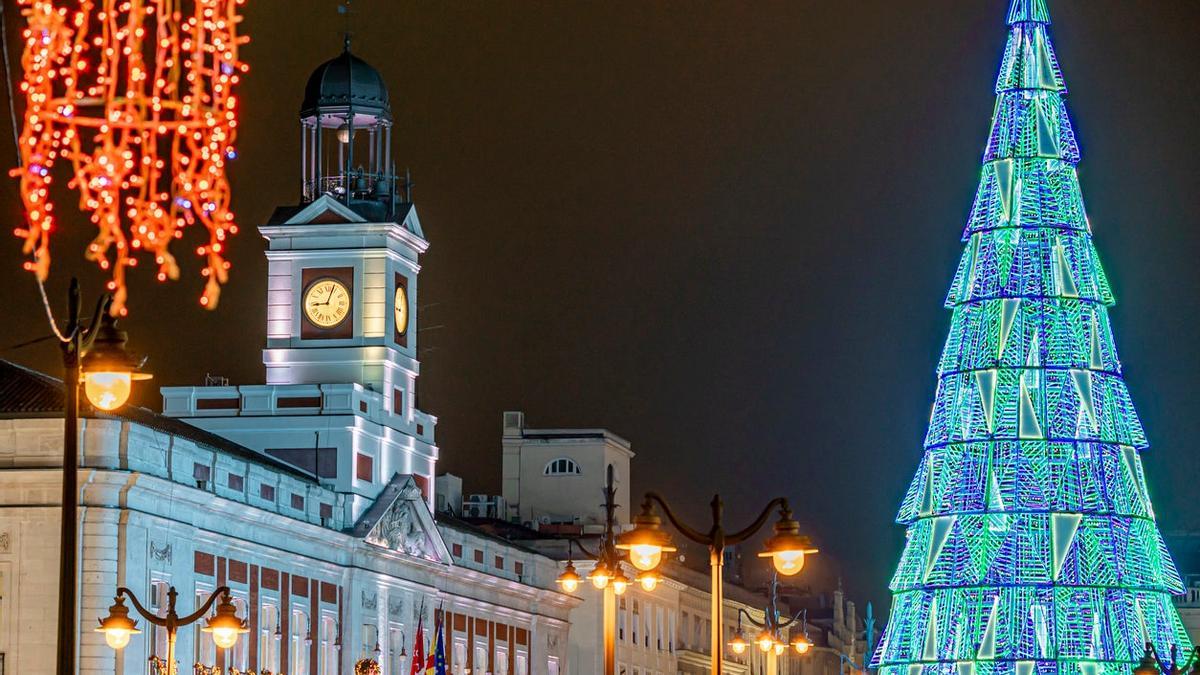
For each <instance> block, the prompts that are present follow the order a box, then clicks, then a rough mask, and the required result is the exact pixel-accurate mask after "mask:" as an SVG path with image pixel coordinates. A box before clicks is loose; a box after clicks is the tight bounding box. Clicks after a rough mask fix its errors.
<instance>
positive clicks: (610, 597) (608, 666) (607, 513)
mask: <svg viewBox="0 0 1200 675" xmlns="http://www.w3.org/2000/svg"><path fill="white" fill-rule="evenodd" d="M616 498H617V488H616V485H615V484H614V478H613V468H612V467H611V466H610V467H608V475H607V477H606V479H605V484H604V535H603V536H602V537H601V540H600V544H599V547H598V548H597V550H596V552H595V553H594V554H593V553H592V552H590V551H588V550H587V549H586V548H584V546H583V544H582V543H580V542H579V541H578V540H576V539H569V540H567V566H566V569H564V570H563V572H562V574H560V575H558V579H556V580H555V583H557V584H558V585H559V587H561V588H562V589H563V591H564V592H566V593H574V592H575V591H576V590H578V589H579V587H580V585H582V582H583V581H584V579H583V578H582V577H580V576H579V573H578V572H577V571H576V570H575V561H574V560H573V559H572V556H571V549H572V547H573V546H574V547H578V548H579V550H580V552H582V553H583V554H584V555H585V556H587V557H588V558H591V559H592V560H594V561H595V564H594V565H593V566H592V571H591V573H590V574H588V577H587V581H590V582H591V583H592V586H594V587H595V588H596V590H599V591H601V592H602V600H603V608H602V616H601V622H602V623H603V624H604V675H616V673H617V596H618V595H622V594H624V593H625V591H626V589H628V588H629V582H630V579H629V577H628V576H626V575H625V572H624V570H622V569H621V562H622V560H621V558H622V555H621V552H620V550H618V547H617V545H616V544H617V539H616V520H617V518H616V512H617V504H616ZM636 581H637V582H639V583H641V584H642V587H643V588H645V589H646V590H653V588H654V587H655V586H656V585H657V584H658V576H657V575H656V574H654V573H653V572H651V573H650V574H649V575H648V576H644V575H642V574H639V575H637V578H636Z"/></svg>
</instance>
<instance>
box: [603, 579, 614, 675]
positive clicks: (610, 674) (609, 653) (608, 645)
mask: <svg viewBox="0 0 1200 675" xmlns="http://www.w3.org/2000/svg"><path fill="white" fill-rule="evenodd" d="M604 675H617V594H616V592H615V591H613V587H612V584H608V585H607V586H605V587H604Z"/></svg>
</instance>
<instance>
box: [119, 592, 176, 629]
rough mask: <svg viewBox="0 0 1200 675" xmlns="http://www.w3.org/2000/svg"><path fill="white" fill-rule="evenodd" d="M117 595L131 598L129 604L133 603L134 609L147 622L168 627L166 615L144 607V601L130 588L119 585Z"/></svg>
mask: <svg viewBox="0 0 1200 675" xmlns="http://www.w3.org/2000/svg"><path fill="white" fill-rule="evenodd" d="M117 597H118V598H120V597H124V598H126V599H127V600H129V604H131V605H133V609H134V610H135V611H136V612H137V613H138V614H139V615H140V616H141V617H142V618H143V619H145V620H146V621H147V622H149V623H152V624H154V625H155V626H163V627H166V625H167V619H166V617H162V616H158V615H157V614H155V613H154V612H151V611H150V610H148V609H146V608H145V607H143V606H142V603H141V602H140V601H139V600H138V598H137V596H136V595H134V594H133V591H131V590H129V589H128V588H125V587H124V586H118V587H117Z"/></svg>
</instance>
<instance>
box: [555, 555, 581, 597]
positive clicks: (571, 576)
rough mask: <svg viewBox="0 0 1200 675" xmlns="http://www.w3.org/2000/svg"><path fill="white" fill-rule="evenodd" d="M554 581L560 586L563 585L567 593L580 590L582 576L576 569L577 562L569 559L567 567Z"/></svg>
mask: <svg viewBox="0 0 1200 675" xmlns="http://www.w3.org/2000/svg"><path fill="white" fill-rule="evenodd" d="M554 581H555V583H557V584H558V585H559V586H562V589H563V591H564V592H566V593H574V592H575V591H577V590H579V582H580V578H579V573H578V572H576V571H575V563H572V562H570V561H568V562H567V568H566V569H565V570H563V573H562V574H560V575H558V578H557V579H555V580H554Z"/></svg>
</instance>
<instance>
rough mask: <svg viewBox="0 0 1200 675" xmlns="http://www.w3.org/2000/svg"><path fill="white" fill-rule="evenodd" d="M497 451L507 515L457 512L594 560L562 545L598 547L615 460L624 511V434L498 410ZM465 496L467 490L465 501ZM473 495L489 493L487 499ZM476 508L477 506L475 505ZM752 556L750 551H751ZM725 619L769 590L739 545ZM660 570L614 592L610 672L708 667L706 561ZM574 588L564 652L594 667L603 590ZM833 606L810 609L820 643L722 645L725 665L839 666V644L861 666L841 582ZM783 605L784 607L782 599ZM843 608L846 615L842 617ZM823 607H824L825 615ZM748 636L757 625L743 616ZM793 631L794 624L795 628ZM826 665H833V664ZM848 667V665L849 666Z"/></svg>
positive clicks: (790, 674)
mask: <svg viewBox="0 0 1200 675" xmlns="http://www.w3.org/2000/svg"><path fill="white" fill-rule="evenodd" d="M502 451H503V463H504V473H503V475H504V489H503V493H504V494H503V497H504V499H505V501H506V502H507V506H508V513H509V514H510V517H509V518H499V517H496V516H479V517H473V516H471V515H469V514H468V513H467V511H466V508H465V507H464V510H463V516H462V517H463V518H464V519H465V520H466V521H468V522H469V523H471V524H472V525H474V526H475V527H478V528H480V529H482V530H485V531H487V532H489V533H490V534H492V535H494V536H496V537H497V538H498V539H499V540H502V541H509V542H512V543H513V544H517V545H520V546H522V547H526V548H528V549H531V550H535V551H538V552H540V553H543V554H545V555H548V556H550V557H553V558H556V559H558V560H563V561H565V560H566V559H567V558H568V556H569V555H570V557H572V558H573V561H574V564H575V566H576V568H577V569H578V572H579V574H580V575H581V576H585V577H586V576H587V574H588V573H589V572H590V570H591V568H592V562H591V561H590V560H588V559H587V558H586V557H584V556H581V555H580V554H579V552H578V550H577V549H575V550H574V552H573V553H570V554H569V553H568V547H569V546H570V543H569V542H570V540H571V539H576V540H578V541H580V542H581V543H582V544H583V545H584V546H586V547H587V548H588V549H589V550H593V551H594V550H595V549H596V546H597V543H598V540H599V535H600V534H601V533H602V532H603V527H604V510H603V501H604V486H605V481H606V474H607V470H608V467H609V466H612V467H613V470H614V476H615V487H616V492H617V494H616V503H617V506H618V511H617V513H618V519H619V520H621V521H622V522H627V521H628V519H629V513H630V511H629V505H630V494H629V480H630V476H631V469H630V466H631V460H632V459H633V457H634V453H633V451H632V448H631V445H630V443H629V441H626V440H625V439H623V438H621V437H620V436H618V435H616V434H614V433H613V432H611V431H608V430H606V429H595V428H593V429H534V428H529V427H526V426H525V415H524V414H523V413H520V412H515V411H509V412H506V413H504V423H503V435H502ZM466 503H472V502H471V500H470V499H468V500H467V501H466V502H464V504H466ZM477 503H479V504H492V503H496V504H499V502H496V501H494V500H491V499H489V498H483V499H480V500H477ZM481 510H482V509H481ZM753 560H757V558H753ZM725 562H726V565H727V567H726V577H725V581H726V587H725V611H724V613H723V617H722V620H723V622H724V631H723V633H724V635H725V643H728V641H729V640H731V639H732V638H733V636H734V634H735V632H736V630H737V626H738V617H739V613H740V611H744V612H747V613H749V614H750V615H751V616H752V617H754V618H755V620H757V621H759V622H762V621H763V619H764V608H765V607H766V605H767V597H766V595H765V594H764V593H763V592H761V591H757V590H751V589H747V588H743V587H742V586H740V585H739V583H740V581H741V579H742V578H743V574H742V573H743V569H742V567H743V566H742V563H743V557H742V550H741V549H740V547H731V548H730V549H729V550H727V551H726V557H725ZM660 571H661V572H662V573H663V575H664V577H665V579H664V581H663V582H662V583H661V584H660V585H659V587H658V588H656V589H655V590H654V591H652V592H646V591H644V590H643V589H642V588H641V587H640V586H638V585H636V584H631V585H630V587H629V589H628V590H627V591H626V592H625V594H624V595H623V596H621V597H620V598H619V602H618V609H617V672H618V673H624V675H660V674H663V673H673V674H688V675H690V674H698V675H700V674H705V673H708V672H709V669H710V667H711V660H712V654H711V650H710V645H709V631H710V628H711V610H710V607H709V601H710V600H709V584H710V579H709V575H708V571H707V568H706V569H704V570H695V569H691V568H689V567H686V566H684V565H682V564H680V563H679V562H677V561H674V560H668V561H667V562H665V563H664V564H663V566H662V568H661V570H660ZM575 595H576V596H577V597H579V598H580V599H582V600H583V602H582V604H580V605H578V606H576V607H575V608H573V609H572V611H571V614H570V620H571V633H570V647H569V653H570V661H571V663H572V664H574V667H575V668H576V671H575V672H578V673H599V672H601V671H602V666H603V653H602V645H603V625H602V623H601V612H602V607H601V601H600V598H601V594H600V592H599V591H596V590H595V589H593V588H591V586H590V585H587V584H584V585H583V586H582V587H581V588H580V589H579V591H578V592H576V593H575ZM835 600H836V603H835V604H837V606H838V609H837V610H836V611H835V610H834V608H833V607H834V605H833V604H829V603H826V605H825V609H824V610H822V609H821V608H820V607H819V606H818V608H817V609H816V610H815V611H813V612H812V619H813V621H812V622H811V623H810V636H811V637H812V639H813V641H814V642H815V643H816V645H817V646H818V647H819V649H817V650H815V651H814V652H812V653H811V654H810V655H806V656H797V655H795V654H794V652H791V651H790V650H789V651H788V652H786V653H785V655H784V656H782V657H775V656H773V655H772V656H767V655H765V654H763V653H762V652H761V651H759V650H758V649H757V648H752V649H749V650H747V651H746V652H745V653H744V654H741V655H735V654H733V653H732V652H731V651H730V650H728V649H725V650H723V651H724V654H723V657H724V658H725V672H727V673H730V674H731V675H742V674H745V675H750V674H754V675H836V673H837V672H838V670H837V667H838V665H839V664H840V663H841V661H840V659H839V657H838V656H837V655H836V653H835V651H840V652H845V653H846V654H847V655H848V656H849V657H850V658H852V659H855V660H856V661H857V662H858V663H859V664H860V665H861V662H862V654H863V653H864V652H865V651H866V646H865V644H864V641H863V638H862V633H863V628H862V622H861V621H860V619H859V618H858V617H857V616H856V614H855V609H854V605H853V603H845V602H844V600H843V598H842V594H841V592H840V591H839V592H838V593H837V594H836V596H835ZM781 609H782V610H783V611H786V607H783V608H781ZM847 613H848V616H847ZM826 615H828V616H826ZM742 628H743V632H744V633H745V635H746V636H747V637H748V638H750V639H753V637H754V635H755V634H756V632H757V630H756V629H755V628H754V627H753V626H752V625H751V624H750V623H749V622H744V623H743V626H742ZM798 633H799V626H797V628H796V632H795V633H793V634H798ZM831 664H832V665H831ZM847 671H848V669H847Z"/></svg>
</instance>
